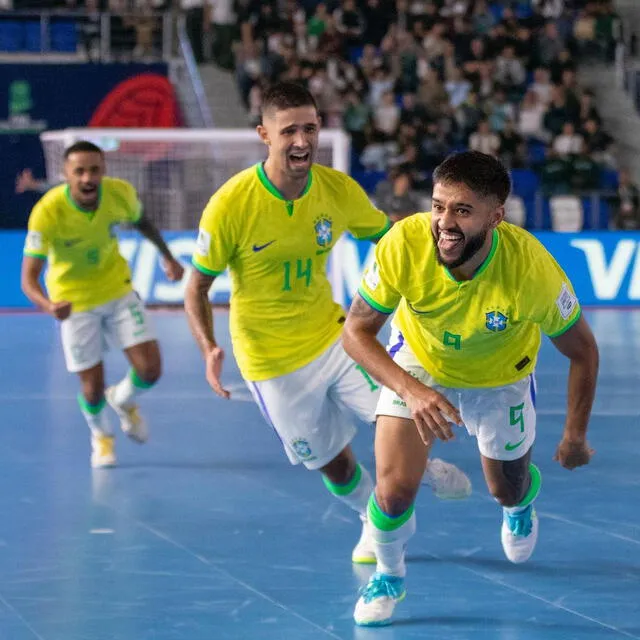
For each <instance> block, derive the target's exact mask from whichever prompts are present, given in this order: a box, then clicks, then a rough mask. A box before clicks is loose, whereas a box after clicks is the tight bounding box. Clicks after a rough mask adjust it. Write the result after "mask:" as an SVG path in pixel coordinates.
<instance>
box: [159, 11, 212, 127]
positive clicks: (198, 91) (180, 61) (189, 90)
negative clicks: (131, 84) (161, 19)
mask: <svg viewBox="0 0 640 640" xmlns="http://www.w3.org/2000/svg"><path fill="white" fill-rule="evenodd" d="M176 34H177V45H178V46H177V55H176V56H175V57H174V58H172V60H171V63H170V65H169V74H170V79H171V82H172V83H173V85H174V87H175V88H176V91H177V93H178V97H179V100H180V107H181V108H182V113H183V115H184V117H185V120H186V125H187V126H188V127H193V128H213V126H214V125H213V116H212V114H211V109H210V108H209V103H208V101H207V97H206V95H205V91H204V87H203V85H202V79H201V77H200V72H199V71H198V65H197V64H196V61H195V58H194V56H193V51H192V49H191V44H190V42H189V38H188V37H187V31H186V28H185V20H184V18H183V17H179V18H178V20H177V25H176Z"/></svg>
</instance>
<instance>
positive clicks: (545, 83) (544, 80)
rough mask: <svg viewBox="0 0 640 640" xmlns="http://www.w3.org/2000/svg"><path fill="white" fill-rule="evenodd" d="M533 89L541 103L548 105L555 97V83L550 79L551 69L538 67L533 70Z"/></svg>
mask: <svg viewBox="0 0 640 640" xmlns="http://www.w3.org/2000/svg"><path fill="white" fill-rule="evenodd" d="M530 89H531V91H533V92H534V93H535V94H537V96H538V99H539V101H540V103H541V104H543V105H545V106H546V105H548V104H550V102H551V99H552V98H553V85H552V84H551V82H550V81H549V70H548V69H547V68H545V67H538V68H537V69H536V70H535V71H534V72H533V84H532V85H531V87H530Z"/></svg>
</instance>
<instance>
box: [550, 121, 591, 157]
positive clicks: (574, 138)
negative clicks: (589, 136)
mask: <svg viewBox="0 0 640 640" xmlns="http://www.w3.org/2000/svg"><path fill="white" fill-rule="evenodd" d="M584 148H585V147H584V138H583V137H582V136H581V135H580V134H579V133H576V130H575V127H574V125H573V123H572V122H565V123H564V125H563V126H562V133H561V134H560V135H559V136H556V137H555V139H554V140H553V150H554V151H555V152H556V153H557V154H558V155H559V156H560V157H561V158H562V157H567V156H572V155H577V154H579V153H582V151H583V150H584Z"/></svg>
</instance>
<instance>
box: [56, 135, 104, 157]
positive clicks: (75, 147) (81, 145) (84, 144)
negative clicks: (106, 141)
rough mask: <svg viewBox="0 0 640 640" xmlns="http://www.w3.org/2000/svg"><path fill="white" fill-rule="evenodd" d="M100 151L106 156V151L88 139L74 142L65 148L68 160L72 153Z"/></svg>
mask: <svg viewBox="0 0 640 640" xmlns="http://www.w3.org/2000/svg"><path fill="white" fill-rule="evenodd" d="M83 152H84V153H99V154H100V155H101V156H104V152H103V151H102V149H101V148H100V147H99V146H98V145H97V144H93V142H89V141H88V140H79V141H78V142H74V143H73V144H72V145H71V146H70V147H67V148H66V149H65V150H64V159H65V160H66V159H67V158H68V157H69V156H70V155H71V154H72V153H83Z"/></svg>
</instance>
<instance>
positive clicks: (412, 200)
mask: <svg viewBox="0 0 640 640" xmlns="http://www.w3.org/2000/svg"><path fill="white" fill-rule="evenodd" d="M376 205H377V207H378V209H381V210H382V211H384V212H386V214H387V215H388V216H389V218H390V219H391V220H392V221H393V222H398V220H402V219H403V218H407V217H408V216H411V215H413V214H414V213H417V212H418V211H420V210H421V209H422V202H421V200H420V197H419V196H418V194H417V193H416V192H415V191H414V190H413V188H412V184H411V175H410V173H409V171H408V170H406V169H404V168H402V167H401V168H400V169H399V170H398V171H397V172H396V174H395V175H394V177H393V180H392V186H391V189H388V190H387V191H386V192H385V193H383V195H382V196H381V197H380V198H379V199H377V200H376Z"/></svg>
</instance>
